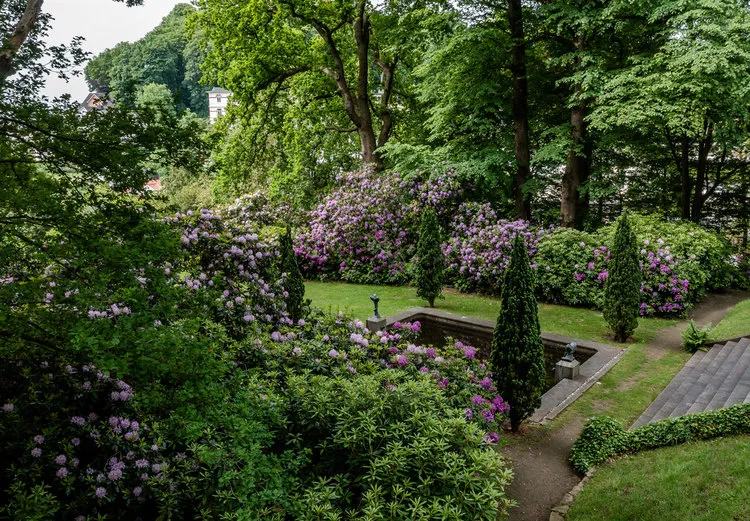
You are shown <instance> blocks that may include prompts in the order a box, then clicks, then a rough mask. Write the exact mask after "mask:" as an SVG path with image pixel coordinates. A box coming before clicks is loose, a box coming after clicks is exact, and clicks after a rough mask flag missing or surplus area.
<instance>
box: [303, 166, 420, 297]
mask: <svg viewBox="0 0 750 521" xmlns="http://www.w3.org/2000/svg"><path fill="white" fill-rule="evenodd" d="M337 181H338V182H339V183H341V186H340V187H339V188H338V189H336V190H334V191H333V192H332V193H331V194H330V195H328V196H327V197H326V198H325V199H324V201H323V203H321V204H320V205H319V206H318V207H317V208H316V209H315V210H314V211H313V213H312V215H311V218H310V231H309V232H307V233H303V234H300V235H298V236H297V238H296V247H295V252H296V254H297V256H298V259H299V261H300V268H301V269H302V272H303V273H304V274H305V275H307V276H308V277H315V276H334V277H337V278H341V279H343V280H347V281H350V282H360V283H388V284H400V283H404V282H406V280H407V276H406V265H407V263H408V262H409V260H410V259H411V257H412V255H413V254H414V251H415V242H416V241H415V234H414V230H413V226H412V223H411V220H413V216H412V215H411V213H410V212H409V207H408V206H407V201H406V196H405V193H408V190H409V183H408V182H405V181H402V180H401V178H400V176H399V175H398V174H388V175H386V174H378V175H373V173H371V172H369V171H367V170H365V171H363V172H359V173H350V174H346V175H342V176H339V177H338V178H337Z"/></svg>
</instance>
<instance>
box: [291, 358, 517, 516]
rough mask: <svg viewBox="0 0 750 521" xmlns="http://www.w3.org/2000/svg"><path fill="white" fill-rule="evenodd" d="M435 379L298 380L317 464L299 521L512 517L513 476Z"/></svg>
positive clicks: (300, 419)
mask: <svg viewBox="0 0 750 521" xmlns="http://www.w3.org/2000/svg"><path fill="white" fill-rule="evenodd" d="M431 379H432V378H431V377H429V376H425V377H424V378H418V379H414V380H412V379H406V378H403V377H394V375H388V374H387V373H384V372H380V373H376V374H374V375H372V376H362V377H360V378H356V379H345V378H341V377H338V378H328V377H323V376H316V377H312V378H304V377H301V376H297V377H294V378H292V379H290V381H289V388H290V401H291V404H292V416H293V418H294V420H293V422H294V424H295V425H296V426H297V427H298V428H300V429H301V431H300V434H301V435H302V436H301V437H300V438H298V440H299V441H298V443H302V444H303V445H304V446H308V447H309V450H311V451H312V453H313V454H314V455H315V457H314V458H313V461H315V462H317V463H316V464H315V465H314V466H313V467H311V468H310V480H309V485H308V487H306V490H305V491H304V494H302V497H301V505H300V508H301V510H302V513H301V516H300V519H303V520H317V519H362V520H365V519H378V520H386V519H395V520H407V519H425V520H428V519H429V520H440V519H452V520H456V521H458V520H462V519H484V520H488V521H490V520H495V519H497V518H498V516H501V515H504V514H505V513H506V512H507V508H508V507H509V505H510V504H511V502H510V501H509V500H508V498H507V497H506V496H505V494H504V492H503V488H504V487H505V486H507V484H508V483H509V482H510V478H511V473H510V471H509V470H508V469H506V468H504V465H503V461H502V458H501V456H500V455H499V454H498V453H497V452H495V451H492V450H486V449H485V446H486V445H485V441H484V434H483V432H482V431H481V430H479V429H478V428H477V427H476V426H474V425H469V424H468V423H467V422H466V420H465V419H464V418H463V415H462V414H461V413H460V412H459V411H457V410H456V409H455V408H452V407H451V406H450V405H449V403H448V401H447V400H446V399H445V397H444V396H443V395H442V394H441V393H440V392H439V390H438V388H437V387H436V386H435V385H434V383H433V382H431V381H430V380H431ZM332 470H333V472H331V471H332Z"/></svg>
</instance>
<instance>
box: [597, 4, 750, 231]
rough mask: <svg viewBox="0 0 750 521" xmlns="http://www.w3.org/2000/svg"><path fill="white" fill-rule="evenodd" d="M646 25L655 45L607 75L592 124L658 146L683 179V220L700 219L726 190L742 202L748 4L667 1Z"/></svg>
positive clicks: (749, 98) (748, 101)
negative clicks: (629, 134)
mask: <svg viewBox="0 0 750 521" xmlns="http://www.w3.org/2000/svg"><path fill="white" fill-rule="evenodd" d="M645 7H646V6H644V8H645ZM644 20H645V22H646V23H647V27H648V29H649V30H650V37H651V39H652V45H650V46H648V47H645V48H643V49H642V50H641V52H638V53H634V54H633V55H632V56H630V57H629V59H628V61H627V64H626V66H624V67H622V68H620V69H618V70H614V71H612V72H611V73H610V74H608V75H607V76H606V80H607V81H606V83H605V84H604V87H603V89H602V91H601V92H602V95H601V97H600V99H599V104H598V106H597V108H596V110H594V111H593V113H592V115H591V120H592V122H593V124H594V126H595V127H596V128H598V129H600V130H611V129H618V130H623V129H626V130H629V131H630V132H631V133H635V134H640V135H646V136H649V138H650V141H651V142H652V143H657V144H659V146H658V147H656V149H655V150H654V152H656V153H657V154H659V155H661V157H662V158H664V159H666V160H668V162H669V164H671V168H670V171H671V172H673V173H674V174H675V176H676V177H677V179H678V181H677V183H675V185H676V186H677V187H678V193H679V216H680V217H682V218H683V219H692V220H694V221H700V220H701V218H702V217H703V216H704V213H705V206H706V203H707V202H708V201H709V200H711V199H712V198H719V197H720V196H721V194H722V193H723V192H725V191H726V190H727V189H728V188H729V189H731V190H732V191H733V192H734V191H735V190H737V197H744V194H743V195H740V192H741V191H742V190H741V185H742V181H741V177H742V175H743V174H744V172H745V171H746V170H747V167H748V161H747V154H746V152H745V151H746V147H747V140H748V129H749V128H750V87H749V86H748V81H747V78H748V75H749V74H750V6H748V3H747V2H746V1H744V0H696V1H695V2H692V3H691V4H689V5H686V4H685V3H684V2H679V1H674V0H663V1H660V2H657V3H656V5H655V6H652V8H651V9H650V10H649V11H648V12H647V13H644ZM652 157H653V156H652ZM732 187H733V188H732Z"/></svg>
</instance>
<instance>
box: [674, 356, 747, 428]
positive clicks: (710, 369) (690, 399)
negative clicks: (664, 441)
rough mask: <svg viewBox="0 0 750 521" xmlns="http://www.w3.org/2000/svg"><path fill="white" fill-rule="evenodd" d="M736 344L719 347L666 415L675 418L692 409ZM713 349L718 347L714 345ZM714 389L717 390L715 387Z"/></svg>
mask: <svg viewBox="0 0 750 521" xmlns="http://www.w3.org/2000/svg"><path fill="white" fill-rule="evenodd" d="M736 346H737V342H727V343H726V344H724V345H723V346H721V347H719V352H718V353H717V354H716V356H715V357H714V359H713V360H712V361H711V363H710V364H709V365H708V366H706V367H705V368H704V370H703V372H702V373H701V375H700V376H699V377H698V379H697V380H696V381H695V385H693V386H691V387H690V388H689V389H688V390H687V392H686V393H685V394H684V395H683V396H682V397H681V398H680V399H679V400H678V402H677V404H676V405H675V407H674V408H673V409H672V411H671V412H670V413H669V414H668V415H667V416H665V417H667V418H675V417H677V416H682V415H683V414H685V413H687V411H688V409H690V407H691V406H692V405H693V403H695V401H696V400H697V399H698V396H700V395H701V394H702V393H703V392H704V391H706V388H707V387H708V386H709V384H710V383H711V381H712V380H713V378H714V375H715V374H716V373H717V372H718V371H719V370H720V369H721V367H722V365H723V364H724V362H725V361H726V360H727V358H728V357H729V355H730V354H731V352H732V350H733V349H734V348H735V347H736ZM712 349H716V348H715V347H714V348H712ZM713 391H715V389H714V390H713ZM712 395H713V392H712ZM709 401H710V399H709Z"/></svg>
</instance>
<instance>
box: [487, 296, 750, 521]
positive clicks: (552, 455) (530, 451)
mask: <svg viewBox="0 0 750 521" xmlns="http://www.w3.org/2000/svg"><path fill="white" fill-rule="evenodd" d="M748 298H750V293H746V292H742V291H735V290H728V291H726V292H724V293H717V294H712V295H709V296H708V297H707V298H706V299H705V300H704V301H703V302H701V303H700V304H698V305H697V306H696V307H695V308H694V309H693V311H692V312H691V313H690V315H689V316H690V318H692V319H693V320H695V322H696V324H697V325H698V326H701V327H703V326H704V325H707V324H708V323H709V322H710V323H712V324H713V325H716V324H718V323H719V322H720V321H721V319H723V318H724V317H725V316H726V315H727V314H728V313H729V311H730V310H731V309H732V308H733V307H734V306H735V305H736V304H738V303H739V302H741V301H743V300H745V299H748ZM688 323H689V319H688V320H685V321H683V322H680V323H678V324H676V325H674V326H672V327H669V328H666V329H663V330H662V331H660V332H659V333H658V334H657V335H656V337H655V338H654V339H653V340H652V341H651V342H649V343H648V344H647V345H646V354H647V356H648V357H649V358H650V359H658V358H661V357H662V356H663V355H664V353H665V352H668V351H670V350H674V351H679V350H680V349H681V345H682V335H681V334H682V330H683V329H685V326H687V324H688ZM583 423H584V418H582V417H580V416H574V417H572V418H571V419H570V420H569V421H568V422H567V423H565V424H564V425H561V426H559V427H557V428H555V429H550V428H549V427H545V426H541V427H528V428H527V429H526V430H525V431H523V433H522V434H520V435H513V434H508V435H506V436H508V438H509V444H508V446H506V447H503V448H502V449H501V450H502V452H503V454H505V455H506V456H507V457H508V458H509V459H510V460H511V465H512V467H513V473H514V476H515V477H514V479H513V483H512V484H511V485H510V487H508V489H507V491H506V492H507V494H508V496H509V497H510V498H512V499H514V500H515V501H516V502H517V503H518V506H517V507H515V508H512V509H511V512H510V516H509V519H510V520H511V521H547V520H548V519H549V515H550V511H551V510H552V507H554V506H555V505H556V504H557V503H558V502H559V501H560V500H561V499H562V497H563V496H564V495H565V493H566V492H568V491H569V490H570V489H571V488H573V487H574V486H575V485H576V484H577V483H578V482H579V481H580V479H581V477H580V476H579V475H577V474H576V473H575V472H574V471H573V468H572V466H571V465H570V462H569V461H568V455H569V454H570V449H571V447H572V446H573V442H574V441H575V440H576V438H577V437H578V435H579V434H580V432H581V429H582V428H583Z"/></svg>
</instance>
